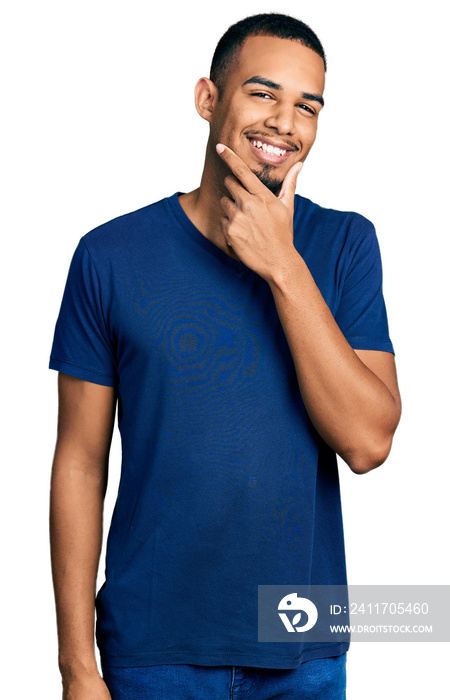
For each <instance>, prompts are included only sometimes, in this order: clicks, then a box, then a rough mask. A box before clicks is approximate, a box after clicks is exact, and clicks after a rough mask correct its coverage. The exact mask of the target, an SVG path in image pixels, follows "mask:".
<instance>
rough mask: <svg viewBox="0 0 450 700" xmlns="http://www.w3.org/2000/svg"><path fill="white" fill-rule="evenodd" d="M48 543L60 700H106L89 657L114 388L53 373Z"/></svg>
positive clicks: (91, 659)
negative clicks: (55, 404) (55, 402)
mask: <svg viewBox="0 0 450 700" xmlns="http://www.w3.org/2000/svg"><path fill="white" fill-rule="evenodd" d="M58 387H59V417H58V438H57V443H56V450H55V457H54V463H53V471H52V482H51V502H50V542H51V553H52V572H53V583H54V589H55V601H56V613H57V622H58V638H59V665H60V669H61V674H62V679H63V698H64V700H110V694H109V692H108V690H107V688H106V685H105V684H104V682H103V680H102V679H101V677H100V674H99V672H98V669H97V665H96V660H95V653H94V619H95V607H94V606H95V586H96V578H97V569H98V561H99V556H100V550H101V542H102V517H103V501H104V496H105V491H106V484H107V476H108V456H109V448H110V444H111V437H112V431H113V426H114V415H115V396H114V389H112V388H110V387H104V386H100V385H98V384H92V383H90V382H86V381H83V380H81V379H76V378H75V377H70V376H68V375H65V374H60V375H59V379H58Z"/></svg>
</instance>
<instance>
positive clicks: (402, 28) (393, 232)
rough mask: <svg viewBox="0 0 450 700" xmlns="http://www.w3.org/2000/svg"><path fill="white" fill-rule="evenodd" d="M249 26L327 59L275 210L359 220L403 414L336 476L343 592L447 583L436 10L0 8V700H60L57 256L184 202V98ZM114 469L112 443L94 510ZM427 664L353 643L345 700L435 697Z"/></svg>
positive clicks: (198, 130)
mask: <svg viewBox="0 0 450 700" xmlns="http://www.w3.org/2000/svg"><path fill="white" fill-rule="evenodd" d="M217 8H219V9H217ZM264 11H281V12H286V13H289V14H293V15H295V16H297V17H299V18H301V19H303V20H304V21H306V22H307V23H310V24H311V26H312V27H313V28H314V29H315V31H316V32H317V33H318V35H319V37H320V38H321V40H322V42H323V44H324V46H325V49H326V52H327V56H328V62H329V70H328V77H327V87H326V92H325V98H326V107H325V110H324V111H323V113H322V114H321V117H320V125H319V135H318V141H317V143H316V145H315V146H314V148H313V151H312V154H311V156H310V158H309V160H308V162H307V164H306V166H305V168H304V169H303V171H302V173H301V176H300V178H299V181H298V187H297V191H298V192H300V193H302V194H304V195H305V196H308V197H310V198H311V199H313V200H315V201H318V202H319V203H320V204H323V205H325V206H331V207H335V208H339V209H352V210H356V211H359V212H360V213H362V214H364V215H365V216H367V217H368V218H370V219H371V220H372V221H373V222H374V223H375V225H376V227H377V231H378V236H379V240H380V245H381V249H382V256H383V262H384V274H385V286H384V289H385V297H386V302H387V306H388V311H389V319H390V327H391V335H392V339H393V341H394V345H395V349H396V356H397V364H398V373H399V381H400V385H401V389H402V395H403V401H404V413H403V418H402V422H401V425H400V427H399V429H398V433H397V436H396V440H395V445H394V448H393V450H392V453H391V456H390V458H389V460H388V462H387V463H386V464H385V465H384V466H383V467H381V468H380V469H378V470H376V471H374V472H372V473H370V474H368V475H366V476H362V477H358V476H355V475H354V474H352V473H351V472H350V471H349V470H348V468H347V467H345V465H341V474H342V499H343V506H344V518H345V531H346V541H347V559H348V572H349V581H350V582H351V583H352V584H363V583H367V584H377V583H380V584H394V583H398V584H410V583H411V584H412V583H414V584H438V583H440V584H442V583H449V566H448V515H447V511H448V488H449V476H448V469H449V459H448V450H447V435H448V426H447V421H448V411H447V400H448V391H449V386H448V356H447V353H448V344H447V342H446V341H447V340H448V330H447V328H448V310H447V302H448V294H447V292H448V285H447V282H446V280H447V274H448V273H447V269H448V245H447V238H448V234H449V227H448V217H447V207H446V206H445V200H446V198H447V197H448V178H447V168H446V167H445V166H446V165H447V163H448V155H449V152H448V136H447V133H448V127H449V123H448V109H449V100H448V63H447V52H446V51H445V50H444V46H445V43H446V42H447V35H446V32H444V28H445V25H446V24H447V22H446V21H445V20H444V10H443V3H442V2H440V0H431V1H429V2H427V3H418V2H414V1H407V0H404V1H403V0H402V1H399V0H397V1H396V0H378V2H377V3H365V2H360V1H358V0H340V1H339V2H335V1H333V0H305V1H304V2H301V1H298V0H297V1H294V0H285V1H284V2H282V1H280V2H277V3H274V2H266V1H264V0H262V1H260V2H255V1H253V0H241V1H240V2H229V1H227V2H223V3H222V4H220V3H218V4H217V5H216V6H215V5H214V4H213V3H212V2H210V1H207V0H204V1H201V0H193V2H190V3H183V4H181V3H180V4H179V5H178V6H177V5H176V4H174V3H169V2H165V3H159V4H156V3H152V2H150V1H148V2H144V1H143V0H141V1H138V0H127V2H126V3H125V2H116V1H113V0H109V2H103V1H102V0H90V1H89V2H86V0H79V1H78V2H77V3H75V2H70V3H69V2H66V1H63V0H59V1H58V2H51V1H49V0H41V1H40V2H31V1H29V2H20V0H16V2H14V3H13V2H9V3H5V4H4V5H3V10H2V16H1V17H0V52H1V56H0V58H1V66H2V78H1V81H2V82H1V98H2V103H3V107H2V110H1V119H2V129H1V136H2V148H1V154H2V155H1V163H2V187H1V190H2V195H3V197H2V199H3V202H4V205H3V207H2V215H1V220H2V224H3V226H2V255H1V285H2V289H1V300H2V312H1V314H2V346H1V351H2V368H3V369H2V372H3V381H2V393H1V395H2V399H3V400H2V404H3V412H2V428H3V437H2V455H3V469H2V482H3V489H2V496H1V499H2V502H1V509H0V512H1V518H2V525H1V532H2V536H3V538H4V542H3V544H2V563H3V575H2V581H1V585H2V601H3V619H2V631H3V634H2V637H3V641H4V642H5V643H6V649H4V652H3V654H2V656H3V659H2V660H3V661H4V662H6V663H5V665H4V671H3V673H2V688H8V690H7V693H6V695H5V697H7V698H8V700H10V699H13V698H31V697H35V696H37V694H39V696H40V697H45V698H49V699H51V698H58V697H59V695H60V681H59V675H58V669H57V661H56V658H57V651H56V634H55V619H54V608H53V599H52V589H51V579H50V569H49V550H48V535H47V512H48V490H49V478H50V466H51V459H52V452H53V447H54V441H55V425H56V409H57V406H56V373H53V372H49V371H48V370H47V363H48V356H49V351H50V345H51V341H52V335H53V328H54V323H55V320H56V315H57V312H58V308H59V304H60V300H61V295H62V291H63V286H64V282H65V278H66V274H67V269H68V265H69V262H70V258H71V256H72V253H73V251H74V249H75V246H76V244H77V242H78V240H79V238H80V237H81V236H82V235H83V234H84V233H86V232H87V231H89V230H90V229H92V228H94V227H95V226H97V225H98V224H101V223H103V222H104V221H107V220H108V219H111V218H113V217H114V216H117V215H119V214H123V213H126V212H128V211H131V210H133V209H136V208H138V207H141V206H144V205H146V204H148V203H150V202H152V201H156V200H157V199H160V198H161V197H164V196H167V195H170V194H172V193H173V192H175V191H176V190H182V191H189V190H190V189H192V188H194V187H196V186H197V184H198V182H199V179H200V174H201V169H202V162H203V154H204V145H205V143H206V138H207V133H208V132H207V124H206V123H205V122H202V121H201V120H200V118H199V117H198V115H197V113H196V112H195V108H194V104H193V87H194V84H195V82H196V80H197V78H199V77H200V76H202V75H207V74H208V70H209V64H210V59H211V56H212V53H213V50H214V47H215V44H216V42H217V40H218V39H219V37H220V35H221V34H222V33H223V32H224V31H225V29H226V28H227V27H228V26H229V24H231V23H233V22H234V21H236V20H238V19H241V18H242V17H243V16H245V15H248V14H254V13H256V12H264ZM119 459H120V454H119V445H118V441H117V439H116V440H115V443H114V448H113V456H112V480H111V491H112V493H111V494H110V496H109V500H108V512H110V509H111V502H112V500H113V495H114V494H113V492H114V488H115V486H116V483H117V475H118V470H119ZM231 624H232V622H231ZM448 647H449V645H445V644H436V643H434V644H432V643H429V644H417V643H409V644H396V643H381V644H375V643H372V644H367V643H359V644H356V643H355V644H354V645H353V647H352V650H351V653H350V654H349V661H348V672H349V681H348V699H349V700H362V699H363V700H372V699H375V698H377V699H378V698H380V697H383V698H386V700H390V699H394V698H399V697H402V698H406V697H407V698H409V700H415V699H416V698H417V699H419V698H420V699H422V698H425V697H426V698H434V697H443V695H444V693H445V692H447V691H446V689H447V688H448V683H447V681H446V676H447V667H448V661H447V659H448V652H449V648H448ZM5 652H6V656H5Z"/></svg>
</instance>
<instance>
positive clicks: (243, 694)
mask: <svg viewBox="0 0 450 700" xmlns="http://www.w3.org/2000/svg"><path fill="white" fill-rule="evenodd" d="M346 656H347V655H346V654H343V655H342V656H332V657H330V658H328V659H317V660H314V661H306V662H305V663H303V664H302V665H301V666H300V667H299V668H296V669H288V670H285V669H274V668H251V667H247V666H191V665H183V664H170V665H164V666H144V667H138V668H103V676H104V680H105V683H106V685H107V686H108V689H109V692H110V693H111V697H112V700H287V699H288V698H292V699H295V700H345V686H346V675H345V663H346Z"/></svg>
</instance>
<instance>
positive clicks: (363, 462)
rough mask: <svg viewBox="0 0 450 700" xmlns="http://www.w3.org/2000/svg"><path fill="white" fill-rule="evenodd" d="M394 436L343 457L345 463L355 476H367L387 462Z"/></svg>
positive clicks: (352, 451) (362, 447)
mask: <svg viewBox="0 0 450 700" xmlns="http://www.w3.org/2000/svg"><path fill="white" fill-rule="evenodd" d="M392 438H393V435H391V436H389V437H388V438H386V439H384V440H380V441H379V442H376V443H375V442H371V443H370V444H368V445H365V446H361V447H359V448H358V449H354V450H351V451H349V452H348V453H347V454H346V455H342V457H343V459H344V460H345V462H347V464H348V466H349V467H350V469H351V470H352V472H354V473H355V474H367V472H370V471H372V470H373V469H376V468H377V467H380V466H381V465H382V464H384V462H385V461H386V460H387V458H388V456H389V453H390V451H391V446H392Z"/></svg>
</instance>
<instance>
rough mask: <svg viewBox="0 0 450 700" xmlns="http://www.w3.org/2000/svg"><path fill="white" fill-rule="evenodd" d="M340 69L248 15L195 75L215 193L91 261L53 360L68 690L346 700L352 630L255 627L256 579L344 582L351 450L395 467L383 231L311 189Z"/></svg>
mask: <svg viewBox="0 0 450 700" xmlns="http://www.w3.org/2000/svg"><path fill="white" fill-rule="evenodd" d="M325 69H326V63H325V55H324V52H323V48H322V46H321V44H320V42H319V40H318V39H317V37H316V35H315V34H314V33H313V32H312V31H311V30H310V29H309V28H308V27H307V26H306V25H304V24H303V23H301V22H299V21H297V20H294V19H293V18H290V17H286V16H284V15H257V16H255V17H250V18H247V19H245V20H242V22H239V23H237V24H236V25H234V26H233V27H231V28H230V29H229V30H228V32H227V33H226V34H225V35H224V37H222V39H221V40H220V42H219V44H218V46H217V49H216V52H215V55H214V58H213V63H212V67H211V76H210V78H209V79H208V78H202V79H201V80H199V82H198V83H197V86H196V107H197V110H198V112H199V114H200V116H201V117H202V118H204V119H206V120H207V121H208V122H209V124H210V135H209V140H208V144H207V148H206V157H205V165H204V171H203V176H202V180H201V184H200V187H199V188H198V189H197V190H195V191H193V192H190V193H188V194H181V195H176V194H175V195H173V196H172V197H169V198H167V199H165V200H162V201H161V202H157V203H156V204H153V205H150V206H148V207H145V208H144V209H141V210H139V211H137V212H134V213H132V214H129V215H126V216H124V217H120V218H118V219H116V220H114V221H112V222H109V223H108V224H105V225H104V226H101V227H99V228H98V229H96V230H94V231H92V232H91V233H89V234H88V235H87V236H85V237H84V238H83V239H82V240H81V241H80V244H79V246H78V248H77V250H76V252H75V255H74V258H73V261H72V265H71V269H70V272H69V277H68V281H67V285H66V290H65V293H64V298H63V303H62V308H61V312H60V317H59V319H58V323H57V327H56V331H55V340H54V345H53V349H52V357H51V363H50V366H51V367H52V368H53V369H56V370H58V371H59V372H60V374H59V400H60V412H59V427H58V441H57V447H56V453H55V460H54V467H53V477H52V508H51V510H52V515H51V539H52V556H53V573H54V582H55V593H56V603H57V614H58V628H59V640H60V668H61V671H62V676H63V687H64V697H65V698H66V699H70V700H83V699H85V698H86V699H87V698H89V700H93V699H94V700H96V699H97V698H98V699H105V698H111V697H112V698H113V700H115V699H116V698H134V699H136V698H147V697H148V698H150V697H151V698H180V699H182V698H191V697H192V698H196V699H197V700H199V699H201V698H209V699H213V698H221V697H233V698H239V697H246V695H247V693H248V692H250V690H251V691H252V695H251V697H252V700H263V699H264V698H269V697H275V696H277V697H278V696H279V697H296V698H297V697H298V698H309V699H311V698H321V700H326V699H327V698H333V700H336V699H337V698H343V697H345V665H344V664H345V653H346V651H347V649H348V641H347V640H344V641H340V642H330V643H327V644H308V643H306V642H303V641H302V640H301V639H296V640H295V642H291V643H279V642H278V643H261V642H258V641H257V640H258V633H257V621H258V586H259V585H276V584H280V585H281V584H287V585H298V584H321V585H329V584H343V583H345V580H346V579H345V562H344V546H343V533H342V520H341V511H340V500H339V485H338V476H337V467H336V453H337V454H339V455H340V456H341V457H342V458H343V459H344V460H345V461H346V462H347V464H348V465H349V466H350V468H351V469H352V470H353V471H355V472H356V473H364V472H367V471H369V470H371V469H373V468H374V467H377V466H378V465H380V464H381V463H382V462H383V461H384V460H385V459H386V457H387V455H388V453H389V450H390V446H391V441H392V437H393V434H394V431H395V429H396V426H397V423H398V420H399V416H400V398H399V392H398V387H397V381H396V372H395V364H394V356H393V350H392V345H391V343H390V340H389V336H388V329H387V321H386V314H385V309H384V302H383V297H382V292H381V267H380V259H379V252H378V246H377V241H376V237H375V233H374V230H373V227H372V225H371V224H370V223H369V222H368V221H367V220H366V219H364V218H363V217H361V216H359V215H357V214H352V213H343V212H337V211H333V210H325V209H322V208H321V207H319V206H317V205H315V204H313V203H312V202H310V201H309V200H306V199H304V198H301V197H299V196H295V194H294V193H295V186H296V181H297V176H298V174H299V172H300V169H301V166H302V164H303V162H304V160H305V159H306V157H307V155H308V153H309V151H310V149H311V147H312V145H313V143H314V140H315V137H316V131H317V123H318V117H319V113H320V111H321V109H322V107H323V105H324V100H323V90H324V76H325ZM181 148H183V146H181ZM189 148H192V145H191V144H190V145H189ZM116 401H117V403H118V417H119V428H120V431H121V437H122V450H123V463H122V476H121V483H120V488H119V494H118V500H117V504H116V508H115V512H114V516H113V521H112V524H111V529H110V533H109V539H108V551H107V567H106V568H107V571H106V582H105V584H104V585H103V587H102V589H101V590H100V592H99V594H98V596H97V641H98V644H99V647H100V652H101V659H102V666H103V674H104V680H103V679H102V678H101V676H100V674H99V672H98V670H97V667H96V664H95V657H94V644H93V629H94V601H95V581H96V573H97V566H98V558H99V552H100V546H101V532H102V526H101V523H102V504H103V498H104V494H105V489H106V481H107V464H108V452H109V446H110V440H111V435H112V431H113V421H114V415H115V406H116ZM230 693H231V694H230ZM282 693H284V695H282ZM277 694H278V695H277Z"/></svg>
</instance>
